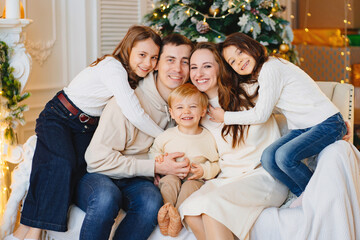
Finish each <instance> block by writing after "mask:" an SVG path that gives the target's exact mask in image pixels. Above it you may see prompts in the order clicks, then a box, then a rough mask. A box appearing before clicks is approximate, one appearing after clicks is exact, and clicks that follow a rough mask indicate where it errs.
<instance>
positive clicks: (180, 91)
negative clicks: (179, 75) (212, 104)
mask: <svg viewBox="0 0 360 240" xmlns="http://www.w3.org/2000/svg"><path fill="white" fill-rule="evenodd" d="M194 95H198V96H199V102H200V106H201V108H207V106H208V104H209V100H208V97H207V96H206V95H205V93H202V92H200V91H199V90H198V89H197V88H196V87H195V86H194V85H193V84H191V83H185V84H183V85H181V86H179V87H177V88H175V89H174V90H172V91H171V93H170V95H169V97H168V104H169V108H171V107H172V103H173V101H174V100H175V99H176V98H186V97H191V96H194Z"/></svg>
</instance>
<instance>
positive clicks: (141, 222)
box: [76, 173, 163, 240]
mask: <svg viewBox="0 0 360 240" xmlns="http://www.w3.org/2000/svg"><path fill="white" fill-rule="evenodd" d="M162 204H163V200H162V197H161V194H160V191H159V189H158V188H157V187H156V186H155V185H154V184H153V183H152V182H151V181H149V180H147V179H143V178H140V177H135V178H124V179H111V178H109V177H108V176H105V175H103V174H99V173H87V174H86V175H85V176H84V177H83V178H82V179H81V180H80V182H79V184H78V187H77V191H76V205H77V206H79V207H80V208H81V209H82V210H83V211H84V212H85V213H86V215H85V219H84V222H83V224H82V227H81V231H80V239H81V240H103V239H108V238H109V235H110V232H111V227H112V225H113V224H114V220H115V218H116V216H117V215H118V212H119V210H120V209H123V210H124V211H125V212H126V216H125V218H124V219H123V220H122V221H121V223H120V225H119V226H118V228H117V229H116V232H115V235H114V238H113V239H115V240H120V239H129V240H130V239H131V240H146V239H147V238H148V237H149V236H150V234H151V233H152V231H153V230H154V228H155V226H156V225H157V213H158V211H159V209H160V207H161V206H162Z"/></svg>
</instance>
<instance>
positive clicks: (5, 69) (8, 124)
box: [0, 41, 30, 144]
mask: <svg viewBox="0 0 360 240" xmlns="http://www.w3.org/2000/svg"><path fill="white" fill-rule="evenodd" d="M10 50H11V49H10V48H9V47H8V45H7V44H6V43H5V42H3V41H0V78H1V91H0V95H1V96H0V110H1V111H0V127H1V129H0V130H1V133H2V132H3V133H4V138H5V140H7V141H8V142H9V143H10V144H14V143H16V142H17V139H16V136H15V131H14V129H15V128H16V126H17V124H18V123H20V124H21V125H24V124H25V119H24V114H23V112H24V111H27V110H28V106H27V105H26V104H25V105H18V103H19V102H21V101H23V100H25V99H26V98H28V97H29V96H30V93H27V92H25V93H23V94H22V95H20V89H21V83H20V82H19V81H18V80H17V79H15V77H14V74H13V71H14V68H13V67H11V66H10V64H9V54H10V53H9V51H10ZM4 99H5V101H4Z"/></svg>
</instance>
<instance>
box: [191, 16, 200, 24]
mask: <svg viewBox="0 0 360 240" xmlns="http://www.w3.org/2000/svg"><path fill="white" fill-rule="evenodd" d="M190 21H191V22H192V23H198V22H199V20H197V19H196V18H195V17H192V18H191V19H190Z"/></svg>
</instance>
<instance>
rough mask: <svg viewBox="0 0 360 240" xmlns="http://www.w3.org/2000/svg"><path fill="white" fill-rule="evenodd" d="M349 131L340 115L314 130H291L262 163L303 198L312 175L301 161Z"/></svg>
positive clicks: (265, 155) (268, 149)
mask: <svg viewBox="0 0 360 240" xmlns="http://www.w3.org/2000/svg"><path fill="white" fill-rule="evenodd" d="M346 131H347V128H346V125H345V122H344V120H343V118H342V116H341V114H340V113H337V114H335V115H333V116H331V117H329V118H328V119H326V120H325V121H323V122H322V123H319V124H318V125H315V126H313V127H310V128H306V129H296V130H292V131H290V132H289V133H288V134H286V135H284V136H283V137H281V138H280V139H278V140H277V141H275V142H274V143H273V144H271V145H270V146H269V147H267V148H266V149H265V150H264V152H263V154H262V156H261V163H262V165H263V167H264V168H265V170H266V171H268V172H269V173H270V174H271V175H272V176H273V177H275V178H277V179H278V180H280V181H281V182H282V183H284V184H285V185H286V186H287V187H288V188H289V189H290V191H291V192H293V193H294V194H295V195H296V196H300V195H301V193H302V192H303V191H304V190H305V187H306V185H307V184H308V182H309V181H310V178H311V176H312V172H311V171H310V169H309V168H308V167H307V166H306V165H305V164H303V163H302V162H301V160H303V159H305V158H308V157H311V156H313V155H316V154H318V153H320V152H321V151H322V150H323V149H324V148H325V147H326V146H328V145H330V144H331V143H334V142H335V141H337V140H340V139H342V137H343V136H344V135H345V134H346Z"/></svg>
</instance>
